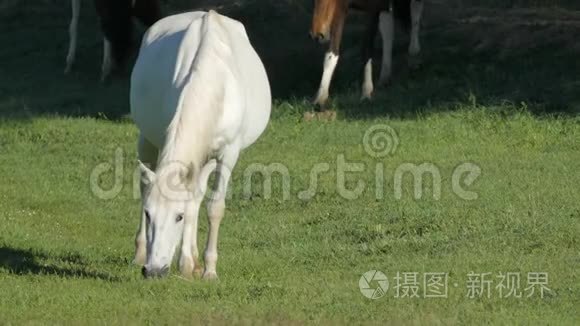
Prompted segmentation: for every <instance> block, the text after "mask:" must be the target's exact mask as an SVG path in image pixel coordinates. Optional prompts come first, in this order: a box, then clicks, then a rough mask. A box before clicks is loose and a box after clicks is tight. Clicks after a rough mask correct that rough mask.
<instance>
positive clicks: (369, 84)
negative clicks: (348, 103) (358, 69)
mask: <svg viewBox="0 0 580 326" xmlns="http://www.w3.org/2000/svg"><path fill="white" fill-rule="evenodd" d="M373 90H374V86H373V59H369V60H368V61H367V63H366V64H365V71H364V80H363V84H362V95H361V97H360V99H361V100H370V99H371V97H372V95H373Z"/></svg>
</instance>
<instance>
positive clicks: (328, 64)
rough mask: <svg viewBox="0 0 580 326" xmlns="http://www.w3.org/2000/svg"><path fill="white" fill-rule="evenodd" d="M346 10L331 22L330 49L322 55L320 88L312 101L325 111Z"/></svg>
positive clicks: (336, 61)
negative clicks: (322, 68) (322, 65)
mask: <svg viewBox="0 0 580 326" xmlns="http://www.w3.org/2000/svg"><path fill="white" fill-rule="evenodd" d="M346 14H347V10H346V9H345V10H344V11H341V13H339V14H338V15H337V16H336V17H334V20H333V22H332V31H331V35H330V47H329V49H328V51H327V52H326V54H325V55H324V71H323V72H322V79H321V80H320V87H319V88H318V93H317V94H316V98H315V99H314V101H313V102H314V104H315V105H317V106H318V107H319V108H320V109H321V110H325V109H326V102H327V100H328V93H329V91H328V90H329V88H330V82H331V81H332V75H333V74H334V69H335V68H336V64H337V63H338V58H339V51H340V42H341V40H342V30H343V28H344V21H345V19H346Z"/></svg>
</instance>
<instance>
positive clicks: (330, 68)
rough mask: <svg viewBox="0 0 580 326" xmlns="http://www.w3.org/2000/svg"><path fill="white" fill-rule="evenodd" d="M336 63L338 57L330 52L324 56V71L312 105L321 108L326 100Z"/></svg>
mask: <svg viewBox="0 0 580 326" xmlns="http://www.w3.org/2000/svg"><path fill="white" fill-rule="evenodd" d="M337 63H338V55H336V54H334V53H333V52H332V51H328V52H327V53H326V55H325V56H324V71H323V72H322V79H321V80H320V87H319V88H318V93H317V94H316V98H315V99H314V104H317V105H320V106H323V105H324V104H325V103H326V101H327V100H328V90H329V88H330V82H331V81H332V75H333V74H334V69H335V68H336V64H337Z"/></svg>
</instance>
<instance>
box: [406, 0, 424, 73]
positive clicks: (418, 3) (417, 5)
mask: <svg viewBox="0 0 580 326" xmlns="http://www.w3.org/2000/svg"><path fill="white" fill-rule="evenodd" d="M422 17H423V1H422V0H411V40H410V42H409V65H410V66H411V67H416V66H418V65H419V64H420V60H419V54H420V53H421V43H420V42H419V33H420V30H421V19H422Z"/></svg>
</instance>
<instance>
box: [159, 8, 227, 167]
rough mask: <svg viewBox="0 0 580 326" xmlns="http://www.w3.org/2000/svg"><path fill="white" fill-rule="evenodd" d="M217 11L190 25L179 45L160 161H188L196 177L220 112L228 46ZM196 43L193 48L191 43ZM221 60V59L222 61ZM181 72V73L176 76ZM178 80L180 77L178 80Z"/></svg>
mask: <svg viewBox="0 0 580 326" xmlns="http://www.w3.org/2000/svg"><path fill="white" fill-rule="evenodd" d="M219 19H220V18H219V15H218V14H217V13H216V12H214V11H210V12H209V13H208V14H206V15H205V16H204V17H203V22H202V23H201V26H200V25H197V26H195V25H194V24H193V23H192V24H191V25H190V27H189V28H188V30H187V31H186V34H185V36H184V39H183V42H182V45H181V47H180V49H179V53H180V55H179V58H178V66H179V67H181V68H180V69H177V70H178V72H177V75H176V76H175V77H174V78H175V80H176V81H177V82H178V83H179V84H181V85H182V88H181V90H180V97H179V99H178V103H177V109H176V112H175V116H174V118H173V120H172V121H171V123H170V125H169V127H168V130H167V137H166V142H165V146H164V150H163V152H162V153H161V156H160V161H161V162H167V161H180V163H185V164H190V165H191V166H190V167H191V168H192V171H189V172H190V173H192V174H193V175H192V177H194V178H197V176H198V175H199V171H200V169H201V168H202V167H203V165H204V164H205V162H206V161H207V158H208V155H209V154H210V153H209V151H210V146H211V144H212V141H213V137H214V135H215V128H216V126H217V123H218V120H219V118H220V117H221V115H222V112H223V105H224V104H223V99H224V92H225V88H226V85H225V83H224V74H223V73H222V72H223V71H224V68H225V69H228V68H227V67H224V66H225V65H226V64H225V63H226V62H228V61H229V60H230V58H231V50H230V48H229V47H228V46H227V44H225V43H224V42H223V38H222V37H221V36H222V35H223V34H222V33H221V32H222V30H221V26H220V24H219V21H218V20H219ZM196 42H199V43H198V47H197V50H196V49H195V48H196V47H195V46H193V45H196V44H195V43H196ZM224 61H225V62H224ZM180 75H181V76H180ZM179 81H183V82H182V83H180V82H179Z"/></svg>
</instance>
